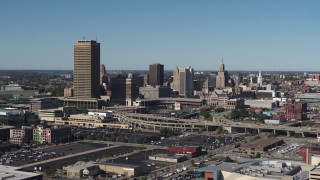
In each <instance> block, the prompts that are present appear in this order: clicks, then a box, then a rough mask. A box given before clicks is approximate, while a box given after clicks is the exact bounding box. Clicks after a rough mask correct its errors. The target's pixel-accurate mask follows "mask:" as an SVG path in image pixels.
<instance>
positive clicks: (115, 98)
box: [110, 74, 139, 106]
mask: <svg viewBox="0 0 320 180" xmlns="http://www.w3.org/2000/svg"><path fill="white" fill-rule="evenodd" d="M110 85H111V98H110V101H111V104H118V105H126V106H132V105H133V102H134V100H135V99H136V97H137V95H138V94H139V89H138V88H137V86H136V79H135V78H134V77H133V75H132V74H129V75H128V77H124V76H121V75H119V76H117V77H113V78H111V80H110Z"/></svg>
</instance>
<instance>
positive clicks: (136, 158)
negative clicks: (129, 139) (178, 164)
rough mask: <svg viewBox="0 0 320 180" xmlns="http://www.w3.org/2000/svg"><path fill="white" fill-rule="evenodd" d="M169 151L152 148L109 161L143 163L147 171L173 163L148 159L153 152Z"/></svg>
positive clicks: (162, 152) (163, 152) (164, 152)
mask: <svg viewBox="0 0 320 180" xmlns="http://www.w3.org/2000/svg"><path fill="white" fill-rule="evenodd" d="M166 153H169V152H168V151H167V150H165V149H153V150H144V151H141V152H137V153H133V154H130V155H128V156H125V157H119V158H116V159H112V160H109V161H112V162H114V163H124V164H133V165H137V164H140V165H141V164H145V165H146V168H147V171H149V172H150V171H152V170H155V169H159V168H162V167H165V166H167V165H171V164H173V163H168V162H160V161H152V160H149V156H150V155H153V154H166Z"/></svg>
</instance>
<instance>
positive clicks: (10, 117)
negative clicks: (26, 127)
mask: <svg viewBox="0 0 320 180" xmlns="http://www.w3.org/2000/svg"><path fill="white" fill-rule="evenodd" d="M24 113H25V112H24V110H22V109H17V108H4V109H0V124H1V125H10V126H19V125H23V124H24V123H25V118H24Z"/></svg>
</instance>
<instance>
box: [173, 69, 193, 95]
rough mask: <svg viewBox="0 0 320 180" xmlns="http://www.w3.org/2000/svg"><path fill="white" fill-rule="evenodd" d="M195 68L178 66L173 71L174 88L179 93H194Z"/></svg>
mask: <svg viewBox="0 0 320 180" xmlns="http://www.w3.org/2000/svg"><path fill="white" fill-rule="evenodd" d="M193 75H194V71H193V68H191V67H188V68H177V69H175V70H174V71H173V90H174V91H178V92H179V95H183V96H190V95H192V94H193Z"/></svg>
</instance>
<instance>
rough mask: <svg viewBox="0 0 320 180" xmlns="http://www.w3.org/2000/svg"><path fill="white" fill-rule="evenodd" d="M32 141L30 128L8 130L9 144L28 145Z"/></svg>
mask: <svg viewBox="0 0 320 180" xmlns="http://www.w3.org/2000/svg"><path fill="white" fill-rule="evenodd" d="M32 139H33V130H32V128H31V127H28V126H22V127H21V129H10V140H9V141H10V143H12V144H19V145H21V144H23V143H30V141H31V140H32Z"/></svg>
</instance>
